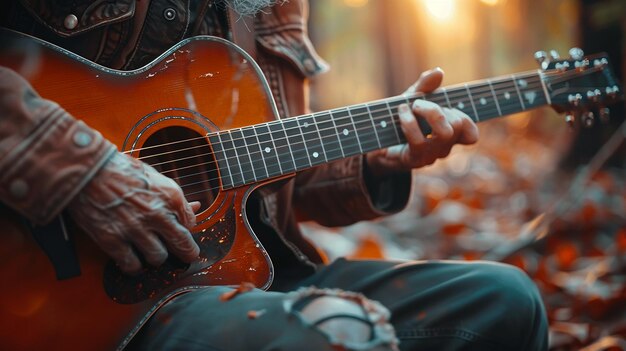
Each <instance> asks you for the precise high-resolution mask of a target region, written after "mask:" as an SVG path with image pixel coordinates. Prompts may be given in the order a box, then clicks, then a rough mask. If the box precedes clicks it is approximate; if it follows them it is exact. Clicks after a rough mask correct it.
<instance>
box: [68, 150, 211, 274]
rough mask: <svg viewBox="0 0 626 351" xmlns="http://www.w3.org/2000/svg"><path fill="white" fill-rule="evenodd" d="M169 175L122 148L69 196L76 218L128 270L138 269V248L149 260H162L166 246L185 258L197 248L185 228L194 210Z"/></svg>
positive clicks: (152, 262) (191, 256)
mask: <svg viewBox="0 0 626 351" xmlns="http://www.w3.org/2000/svg"><path fill="white" fill-rule="evenodd" d="M199 205H200V203H197V202H196V203H192V204H189V203H188V202H187V200H186V199H185V198H184V196H183V193H182V191H181V189H180V187H179V186H178V184H176V182H174V181H173V180H172V179H170V178H167V177H165V176H163V175H161V174H160V173H158V172H157V171H156V170H155V169H154V168H152V167H151V166H149V165H147V164H145V163H143V162H141V161H139V160H137V159H134V158H132V157H130V156H126V155H124V154H121V153H117V154H116V155H114V156H113V157H112V158H111V160H109V161H108V163H107V164H106V165H105V166H104V168H103V169H101V170H100V171H99V172H98V174H97V175H96V176H95V177H94V178H93V179H92V180H91V181H90V182H89V183H88V184H87V185H86V186H85V188H84V189H83V190H82V191H81V192H80V193H79V195H78V196H77V197H76V198H75V199H74V200H73V201H72V203H71V204H70V206H69V211H70V214H71V216H72V217H73V219H74V221H75V222H76V223H77V224H78V225H79V226H80V227H81V228H82V229H83V230H84V231H85V232H86V233H87V234H88V235H89V236H90V237H91V238H92V239H93V240H94V241H95V242H96V244H98V246H100V248H102V250H104V251H105V252H106V253H107V254H108V255H109V256H110V257H111V258H113V260H114V261H115V262H116V263H117V264H118V266H119V267H120V269H121V270H122V271H124V272H126V273H129V274H136V273H138V272H140V271H141V269H142V265H141V261H140V260H139V258H138V256H137V254H136V253H135V250H134V249H136V250H137V251H138V252H140V253H141V254H142V255H143V256H144V258H145V260H146V262H147V263H149V264H150V265H152V266H155V267H156V266H159V265H161V264H162V263H163V262H164V261H165V260H166V259H167V256H168V251H170V252H171V253H173V254H174V255H176V256H177V257H178V258H180V259H181V260H183V261H185V262H192V261H193V260H195V259H196V258H197V257H198V254H199V252H200V249H199V247H198V245H197V244H196V242H195V241H194V240H193V238H192V237H191V233H190V232H189V229H191V228H192V227H193V226H194V225H195V223H196V217H195V215H194V211H195V210H198V207H199Z"/></svg>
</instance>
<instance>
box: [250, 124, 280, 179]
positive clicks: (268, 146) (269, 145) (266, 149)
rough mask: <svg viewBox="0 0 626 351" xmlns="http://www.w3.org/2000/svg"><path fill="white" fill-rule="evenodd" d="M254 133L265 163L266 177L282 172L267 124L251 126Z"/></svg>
mask: <svg viewBox="0 0 626 351" xmlns="http://www.w3.org/2000/svg"><path fill="white" fill-rule="evenodd" d="M252 128H253V129H254V132H255V133H256V137H257V139H258V140H259V145H260V147H261V158H262V159H263V162H264V163H265V168H266V169H267V175H268V177H273V176H277V175H281V174H283V172H282V169H281V166H280V162H279V161H278V156H277V155H276V145H274V141H273V140H272V136H271V134H270V130H269V128H268V126H267V124H257V125H256V126H253V127H252Z"/></svg>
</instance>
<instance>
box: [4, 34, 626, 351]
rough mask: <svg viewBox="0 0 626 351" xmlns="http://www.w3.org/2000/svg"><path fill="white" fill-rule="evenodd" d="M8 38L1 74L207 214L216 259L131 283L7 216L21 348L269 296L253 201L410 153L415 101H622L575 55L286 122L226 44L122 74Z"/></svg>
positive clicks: (14, 320) (11, 333)
mask: <svg viewBox="0 0 626 351" xmlns="http://www.w3.org/2000/svg"><path fill="white" fill-rule="evenodd" d="M0 37H1V38H2V42H1V44H0V51H1V52H0V65H1V66H6V67H9V68H11V69H13V70H15V71H17V72H19V73H20V74H21V75H23V76H24V77H25V78H26V79H27V80H28V81H29V82H30V83H31V84H32V85H33V87H34V88H35V90H36V91H37V92H38V93H39V94H40V95H41V96H43V97H44V98H47V99H50V100H53V101H56V102H58V103H59V104H60V105H61V106H63V107H64V108H65V109H66V110H67V111H69V112H70V113H71V114H72V115H73V116H76V117H77V118H81V119H83V120H84V121H85V122H86V123H87V124H88V125H89V126H91V127H93V128H95V129H97V130H99V131H100V132H101V133H102V134H103V135H104V136H105V137H106V138H107V139H108V140H110V141H111V142H113V143H114V144H116V145H117V146H118V148H119V149H120V150H121V151H123V152H126V153H128V154H130V155H132V156H134V157H137V158H139V159H141V160H143V161H145V162H147V163H149V164H151V165H153V166H154V167H155V168H156V169H157V170H159V171H160V172H162V173H163V174H165V175H167V176H169V177H171V178H173V179H174V180H176V181H177V182H178V184H179V185H180V186H181V188H182V189H183V191H184V193H185V196H186V197H187V199H188V200H189V201H200V202H201V203H202V210H201V212H200V213H199V214H198V217H197V222H198V225H197V226H196V227H195V228H194V230H193V236H194V238H195V240H196V241H197V243H198V244H199V246H200V248H201V254H200V257H201V260H200V261H198V262H196V263H193V264H190V265H189V264H182V263H181V262H178V261H176V260H175V259H168V261H167V262H166V263H165V264H164V265H162V266H161V267H148V268H146V269H145V270H144V272H143V273H142V274H140V275H139V276H136V277H130V276H126V275H124V274H122V273H121V272H120V271H119V269H117V267H116V266H115V264H114V263H113V262H112V261H111V260H110V259H109V258H108V257H106V256H105V255H104V254H103V253H102V252H101V251H100V250H99V249H98V248H97V247H96V246H95V245H94V244H93V243H92V242H91V241H90V239H88V238H87V237H88V236H87V235H86V234H85V233H79V230H78V229H77V228H75V226H72V224H71V221H65V220H64V218H62V217H60V218H59V219H57V220H56V222H57V223H58V224H59V225H58V228H60V230H59V231H57V232H56V233H55V232H54V231H53V232H51V233H45V235H37V234H36V233H37V232H38V230H40V229H41V228H37V227H34V226H32V225H29V224H28V223H26V222H25V221H24V220H23V219H21V218H20V217H19V216H17V215H16V214H15V213H13V212H10V211H8V210H3V211H2V212H0V213H1V215H0V226H1V228H2V245H0V277H2V279H3V281H4V283H3V286H4V288H3V289H2V290H0V345H2V346H1V347H2V348H3V349H7V350H21V349H30V350H39V349H77V350H96V349H102V350H110V349H115V348H118V349H122V348H124V347H125V346H126V345H127V343H128V342H129V340H130V339H131V338H132V337H133V336H134V335H135V334H136V333H137V331H138V329H139V328H140V326H141V325H142V324H143V323H144V322H145V321H146V320H147V319H148V318H149V317H150V316H151V315H153V314H154V312H155V311H156V310H157V309H158V308H159V307H160V306H162V305H163V304H164V303H166V302H167V301H169V300H171V299H172V298H174V297H175V296H177V295H180V294H183V293H185V292H188V291H191V290H194V289H200V288H202V287H204V286H209V285H237V284H240V283H242V282H250V283H252V284H254V285H255V286H257V287H259V288H261V289H267V288H268V287H269V286H270V284H271V282H272V278H273V268H272V262H271V260H270V257H269V256H268V254H267V252H266V251H265V249H264V248H263V246H262V244H261V243H260V242H259V240H258V239H257V237H256V236H255V234H254V232H253V228H251V227H250V224H249V223H248V221H247V218H246V210H245V209H246V206H245V204H246V200H247V198H248V197H249V196H250V194H251V193H252V192H253V191H254V190H255V189H257V188H258V187H260V186H263V185H266V184H268V183H271V182H275V181H277V180H280V179H285V178H288V177H291V176H293V175H294V174H295V173H296V172H299V171H303V170H306V169H309V168H312V167H315V166H318V165H321V164H325V163H327V162H331V161H334V160H339V159H342V158H347V157H351V156H355V155H360V154H364V153H367V152H369V151H373V150H377V149H381V148H386V147H389V146H392V145H397V144H401V143H404V142H405V137H404V135H403V133H402V131H401V129H400V127H399V120H398V116H397V113H396V111H397V107H398V105H399V104H402V103H410V102H412V101H413V100H415V99H426V100H429V101H433V102H435V103H438V104H440V105H442V106H446V107H451V108H457V109H459V110H461V111H463V112H465V113H466V114H468V115H469V116H471V118H473V119H474V120H475V121H476V122H480V121H486V120H489V119H492V118H496V117H500V116H505V115H509V114H513V113H516V112H520V111H526V110H529V109H534V108H537V107H540V106H544V105H552V106H553V107H556V108H557V109H558V110H559V111H569V112H570V113H572V114H577V115H581V116H582V120H583V121H584V122H585V123H586V124H589V123H592V122H593V119H594V118H596V119H604V118H605V117H606V115H607V109H606V108H605V107H603V106H604V105H605V104H607V103H610V102H613V101H616V100H619V99H621V98H622V92H621V88H620V86H619V85H618V83H617V81H616V79H615V78H614V76H613V74H612V72H611V69H610V67H609V63H608V59H607V57H606V56H605V55H596V56H593V57H583V56H582V53H581V52H579V50H573V51H572V54H573V57H571V58H568V59H565V60H558V59H555V60H550V59H547V58H546V55H541V54H540V55H539V56H538V58H539V59H543V64H542V65H543V68H542V69H539V70H534V71H528V72H523V73H519V74H514V75H508V76H502V77H496V78H492V79H486V80H481V81H477V82H472V83H467V84H461V85H456V86H452V87H446V88H441V89H438V90H436V91H435V92H433V93H431V94H427V95H424V94H416V95H413V96H395V97H391V98H387V99H382V100H378V101H373V102H369V103H364V104H359V105H354V106H348V107H342V108H338V109H333V110H329V111H322V112H316V113H313V114H307V115H303V116H298V117H291V118H282V119H279V116H278V113H277V108H276V105H275V103H274V101H273V99H272V96H271V94H270V89H269V87H268V84H267V82H266V81H265V78H264V77H263V75H262V73H261V71H260V69H259V67H258V66H257V65H256V64H255V62H254V61H253V60H252V59H251V57H250V56H249V55H248V54H246V53H245V52H244V51H243V50H242V49H240V48H238V47H237V46H235V45H234V44H232V43H230V42H227V41H225V40H223V39H220V38H215V37H208V36H201V37H194V38H190V39H186V40H184V41H182V42H180V43H179V44H177V45H176V46H174V47H172V48H171V49H169V50H168V51H167V52H165V53H164V54H163V55H161V56H160V57H159V58H157V59H156V60H154V61H153V62H152V63H150V64H148V65H147V66H145V67H143V68H140V69H137V70H134V71H130V72H122V71H116V70H111V69H108V68H105V67H102V66H99V65H97V64H95V63H93V62H89V61H87V60H85V59H84V58H81V57H79V56H77V55H75V54H73V53H70V52H68V51H66V50H64V49H62V48H59V47H56V46H54V45H52V44H50V43H47V42H44V41H41V40H38V39H36V38H33V37H30V36H26V35H23V34H19V33H17V32H13V31H10V30H6V29H2V30H0ZM593 111H595V115H594V114H593ZM420 124H421V128H422V130H423V131H424V133H425V134H428V133H429V131H430V128H429V126H428V125H427V124H426V123H424V122H423V121H420Z"/></svg>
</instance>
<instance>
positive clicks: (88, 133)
mask: <svg viewBox="0 0 626 351" xmlns="http://www.w3.org/2000/svg"><path fill="white" fill-rule="evenodd" d="M38 110H39V111H35V114H37V115H39V116H41V117H42V118H41V120H42V122H41V123H39V125H38V126H37V127H36V128H35V129H34V130H33V131H32V132H31V133H29V134H28V135H27V136H25V137H24V138H23V139H21V140H20V141H19V142H18V143H17V144H16V145H15V147H13V148H12V149H11V150H10V151H8V153H7V154H5V155H4V157H2V158H0V169H1V170H2V174H0V201H2V202H4V203H5V204H7V205H8V206H10V207H12V208H14V209H15V210H17V211H18V212H20V213H21V214H23V215H24V216H25V217H26V218H28V219H29V220H31V221H32V222H34V223H36V224H44V223H47V222H49V221H50V220H52V218H54V217H55V216H56V215H58V214H59V213H60V212H61V211H62V210H63V208H64V207H65V206H66V205H67V204H68V203H69V202H70V200H72V198H73V197H74V196H75V195H76V194H77V193H78V192H79V191H80V190H81V189H82V188H83V187H84V186H85V184H87V182H89V181H90V180H91V179H92V178H93V176H94V175H95V174H96V172H97V171H98V170H99V169H100V168H102V166H103V165H104V164H105V163H106V161H107V160H108V158H109V157H110V156H111V155H112V154H113V153H114V152H115V151H116V148H115V146H114V145H113V144H111V143H110V142H109V141H107V140H106V139H105V138H104V137H103V136H102V135H101V134H100V133H98V132H97V131H95V130H93V129H90V128H89V127H87V126H86V125H85V124H84V123H83V122H81V121H77V120H76V119H74V118H72V117H71V116H70V115H69V114H68V113H67V112H65V110H63V109H62V108H60V107H59V106H58V105H56V104H54V103H52V102H49V101H46V102H45V103H43V104H42V105H41V106H40V107H39V108H38Z"/></svg>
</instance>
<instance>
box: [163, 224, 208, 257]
mask: <svg viewBox="0 0 626 351" xmlns="http://www.w3.org/2000/svg"><path fill="white" fill-rule="evenodd" d="M159 223H160V224H161V226H160V230H159V232H158V233H159V235H160V236H161V238H162V239H163V240H164V241H165V243H166V244H167V246H168V248H169V249H170V251H171V252H172V253H173V254H174V255H176V257H178V258H180V259H181V260H183V261H185V262H188V263H191V262H193V261H195V260H196V259H197V258H198V255H199V254H200V247H198V244H196V242H195V241H194V240H193V237H192V236H191V233H190V232H189V230H188V229H187V228H185V227H184V226H183V225H182V224H180V223H179V222H178V221H177V220H176V218H175V216H174V215H164V216H161V220H160V221H159Z"/></svg>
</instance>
